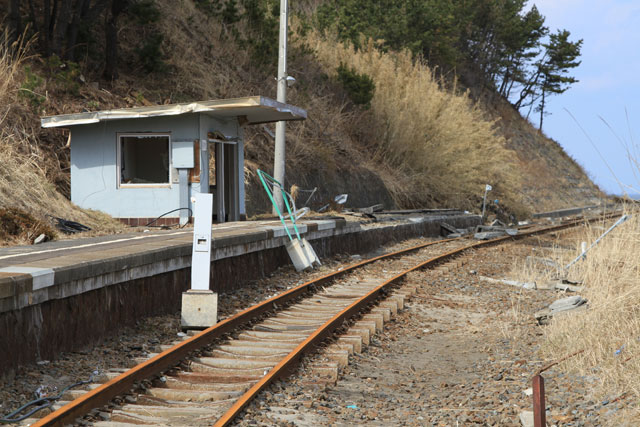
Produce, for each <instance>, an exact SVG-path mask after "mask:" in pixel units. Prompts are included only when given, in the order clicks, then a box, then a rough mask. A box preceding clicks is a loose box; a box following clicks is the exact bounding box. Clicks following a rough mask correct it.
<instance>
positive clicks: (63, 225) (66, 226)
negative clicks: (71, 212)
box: [46, 214, 91, 234]
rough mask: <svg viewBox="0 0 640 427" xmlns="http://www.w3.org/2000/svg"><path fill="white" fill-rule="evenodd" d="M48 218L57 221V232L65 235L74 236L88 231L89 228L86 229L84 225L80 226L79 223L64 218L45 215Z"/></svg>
mask: <svg viewBox="0 0 640 427" xmlns="http://www.w3.org/2000/svg"><path fill="white" fill-rule="evenodd" d="M46 216H48V217H49V218H52V219H54V220H56V221H57V224H56V227H57V228H58V230H60V231H62V232H63V233H67V234H74V233H77V232H81V231H90V230H91V227H88V226H86V225H84V224H80V223H79V222H75V221H71V220H68V219H64V218H59V217H57V216H53V215H49V214H46Z"/></svg>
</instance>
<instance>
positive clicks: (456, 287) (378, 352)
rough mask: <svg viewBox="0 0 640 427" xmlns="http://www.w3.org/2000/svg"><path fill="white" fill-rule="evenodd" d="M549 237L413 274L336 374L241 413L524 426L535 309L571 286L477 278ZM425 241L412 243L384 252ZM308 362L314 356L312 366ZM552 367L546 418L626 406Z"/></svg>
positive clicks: (151, 347) (257, 419)
mask: <svg viewBox="0 0 640 427" xmlns="http://www.w3.org/2000/svg"><path fill="white" fill-rule="evenodd" d="M545 239H548V241H546V240H545ZM551 239H553V238H552V237H549V238H537V239H535V240H534V239H529V240H525V241H519V242H513V243H509V244H507V245H504V246H500V247H494V248H491V249H481V250H477V251H475V252H473V253H470V254H468V255H466V256H464V258H463V261H464V265H463V266H462V267H461V268H454V267H453V266H449V267H447V266H446V265H445V266H444V267H440V268H438V269H437V270H435V271H422V272H416V273H413V274H412V275H411V276H410V277H409V278H408V280H407V283H408V284H414V285H420V288H419V291H418V294H417V295H416V296H414V297H413V298H412V299H411V300H410V301H409V302H408V303H407V304H406V306H405V309H404V310H403V311H401V312H400V313H399V314H398V316H396V317H395V318H393V319H392V321H391V322H389V323H387V324H386V325H385V329H384V331H383V332H382V333H380V334H378V335H377V336H375V337H373V339H372V342H371V345H369V346H368V347H365V349H364V350H363V352H362V353H361V354H356V355H354V356H352V357H351V360H350V364H349V366H348V367H347V368H345V369H344V370H343V372H342V373H341V377H340V379H339V380H338V382H337V383H336V384H324V385H317V384H311V381H310V377H309V376H308V375H306V374H305V372H307V369H305V367H304V366H303V368H302V369H301V370H300V371H299V373H298V375H297V376H294V377H292V378H289V379H287V380H286V381H280V382H278V383H276V384H275V385H273V386H272V387H271V388H270V389H269V390H267V391H266V392H263V393H262V394H261V395H260V396H259V398H258V399H257V400H256V401H255V402H254V403H252V404H251V405H250V406H249V407H248V408H247V409H246V411H245V413H244V414H243V417H242V418H241V419H240V420H239V421H238V422H237V424H240V425H303V426H304V425H313V426H316V425H364V424H366V425H381V426H388V425H410V426H413V425H433V426H458V425H520V418H519V417H520V414H521V413H522V411H525V410H531V406H532V404H531V397H530V396H529V395H528V394H527V392H528V390H527V389H529V388H530V387H531V375H532V374H533V373H534V372H535V371H536V370H537V369H539V368H540V367H541V366H543V365H544V364H546V363H547V362H549V361H550V360H540V357H539V351H538V350H539V347H540V345H541V344H542V340H543V334H544V329H543V328H544V327H541V326H538V325H537V324H536V322H535V320H534V319H533V313H534V312H536V311H537V310H539V309H541V308H543V307H545V306H546V305H547V304H549V303H550V302H552V301H553V300H555V299H557V298H561V297H563V296H565V295H564V294H561V293H559V292H556V291H549V290H526V289H520V288H517V287H514V286H509V285H504V284H499V283H491V282H487V281H484V280H482V279H481V278H482V277H493V278H512V277H513V276H514V275H515V274H516V272H514V265H515V264H516V261H517V260H521V259H523V258H525V257H526V256H527V255H530V254H532V253H534V252H535V250H534V249H537V248H539V247H540V245H546V244H547V243H549V242H550V241H551ZM423 241H424V240H413V241H408V242H404V243H402V244H400V245H396V246H394V247H389V248H384V251H390V250H397V249H399V248H401V247H408V246H413V245H415V244H418V243H420V242H423ZM554 244H557V242H555V241H554ZM434 250H435V249H434ZM381 251H382V250H381ZM372 255H374V254H367V255H363V257H367V256H372ZM360 258H361V257H360V256H349V255H343V256H339V257H335V258H334V259H331V260H325V262H324V266H323V267H322V268H321V269H319V270H317V271H315V272H314V273H313V274H312V275H313V276H315V275H324V274H326V273H327V272H329V271H330V270H333V269H336V268H339V267H340V266H343V265H347V264H351V263H353V262H354V261H356V260H359V259H360ZM310 276H311V275H309V274H299V273H296V272H294V271H293V269H291V268H285V269H281V270H280V271H278V272H276V273H275V274H274V275H273V276H272V277H270V278H265V279H263V280H260V281H257V282H255V283H253V284H252V285H251V286H249V287H247V288H244V289H241V290H238V291H236V292H234V293H231V294H227V295H221V296H220V300H221V301H225V304H221V306H220V309H221V313H220V317H227V316H229V315H231V314H233V313H235V312H236V311H238V310H240V309H243V308H246V307H248V306H250V305H252V304H255V303H256V302H258V301H261V300H264V299H266V298H268V297H271V296H273V295H274V294H276V293H278V292H281V291H283V290H285V289H288V288H291V287H293V286H296V285H298V284H300V283H302V282H303V281H306V280H308V279H309V278H310ZM179 327H180V325H179V315H178V314H175V315H168V316H162V317H157V318H151V319H145V320H142V321H140V322H139V323H138V324H137V325H136V326H135V327H132V328H127V329H126V330H123V331H122V332H121V333H119V334H117V335H114V336H112V337H109V338H107V339H105V340H102V341H101V342H100V343H98V344H97V345H95V346H91V347H88V348H85V349H83V350H81V351H79V352H74V353H65V354H62V355H60V357H59V358H58V359H57V360H53V361H41V362H40V363H39V364H37V365H33V366H27V367H25V368H23V369H22V370H21V371H20V372H18V373H17V375H16V376H15V377H13V378H5V379H4V380H2V382H0V405H1V406H0V415H4V414H6V413H8V412H9V411H10V410H11V409H13V408H15V407H17V406H19V405H20V404H23V403H25V402H26V401H28V400H30V399H31V398H32V397H33V392H34V391H35V390H37V389H38V387H45V388H44V389H41V390H44V391H45V392H47V391H48V392H49V393H52V392H53V390H54V388H56V387H57V389H58V390H59V389H61V388H62V387H64V386H65V385H67V384H70V383H72V382H75V381H78V380H83V379H87V378H88V377H89V375H90V373H91V372H92V371H93V370H95V369H96V368H97V369H99V370H106V369H109V368H113V367H123V366H127V365H128V364H129V363H130V359H131V358H133V357H139V356H144V355H146V354H148V353H149V352H153V351H156V349H157V346H158V345H159V344H168V343H171V342H173V341H175V340H176V338H177V335H178V334H180V333H181V332H180V329H179ZM557 356H558V358H559V357H561V356H564V355H557ZM312 364H313V358H310V359H307V360H306V363H305V366H307V367H308V366H311V365H312ZM544 377H545V379H546V388H547V402H548V407H547V409H548V414H549V415H548V421H549V425H553V424H555V425H572V426H581V425H607V424H610V423H608V422H607V420H609V419H610V417H611V416H612V415H614V414H615V411H616V410H617V409H618V408H620V406H621V405H624V402H623V401H618V402H613V403H608V404H607V403H606V402H598V401H593V400H592V399H591V398H590V397H589V389H590V384H591V383H592V382H593V381H596V380H597V379H596V378H581V377H576V376H573V375H567V374H566V373H564V372H563V366H562V364H560V365H558V366H556V367H554V368H552V369H550V370H549V371H547V372H545V374H544Z"/></svg>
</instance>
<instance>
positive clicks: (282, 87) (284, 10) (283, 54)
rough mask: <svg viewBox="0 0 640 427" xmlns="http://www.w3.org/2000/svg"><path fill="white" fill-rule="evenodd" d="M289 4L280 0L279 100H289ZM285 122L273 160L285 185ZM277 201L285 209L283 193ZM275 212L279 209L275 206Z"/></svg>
mask: <svg viewBox="0 0 640 427" xmlns="http://www.w3.org/2000/svg"><path fill="white" fill-rule="evenodd" d="M288 7H289V6H288V4H287V0H280V37H279V41H278V94H277V99H278V102H282V103H286V102H287V28H288V23H287V21H288V13H289V11H288ZM285 157H286V156H285V122H283V121H280V122H277V123H276V148H275V154H274V160H273V177H274V178H275V179H276V181H278V182H280V183H281V184H282V185H284V175H285ZM274 196H275V201H276V204H277V205H278V208H279V209H280V212H282V210H283V207H284V206H283V201H282V193H281V192H280V191H275V192H274ZM273 213H274V214H276V213H277V211H276V209H275V207H274V208H273Z"/></svg>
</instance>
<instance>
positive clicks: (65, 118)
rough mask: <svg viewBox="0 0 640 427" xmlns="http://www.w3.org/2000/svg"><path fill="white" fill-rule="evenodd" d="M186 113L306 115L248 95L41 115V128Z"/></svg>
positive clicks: (254, 118) (265, 117)
mask: <svg viewBox="0 0 640 427" xmlns="http://www.w3.org/2000/svg"><path fill="white" fill-rule="evenodd" d="M187 113H204V114H207V115H209V116H212V117H215V118H219V119H223V120H229V119H233V118H238V119H240V121H241V122H242V124H259V123H270V122H278V121H290V120H304V119H306V118H307V112H306V111H305V110H303V109H302V108H298V107H296V106H293V105H289V104H283V103H282V102H278V101H275V100H273V99H271V98H266V97H263V96H251V97H247V98H233V99H223V100H212V101H200V102H189V103H184V104H170V105H158V106H152V107H135V108H122V109H118V110H106V111H94V112H90V113H77V114H61V115H59V116H47V117H42V119H41V124H42V127H43V128H55V127H70V126H78V125H87V124H92V123H100V122H105V121H110V120H123V119H139V118H146V117H162V116H177V115H180V114H187Z"/></svg>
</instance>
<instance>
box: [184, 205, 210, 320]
mask: <svg viewBox="0 0 640 427" xmlns="http://www.w3.org/2000/svg"><path fill="white" fill-rule="evenodd" d="M192 201H193V204H194V217H195V218H194V225H193V249H192V254H191V289H190V290H188V291H187V292H183V293H182V313H181V325H182V329H206V328H208V327H210V326H212V325H215V324H216V323H217V321H218V294H217V293H216V292H213V291H211V290H210V289H209V277H210V273H211V225H212V214H213V195H212V194H207V193H199V194H196V195H195V196H194V197H193V198H192Z"/></svg>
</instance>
